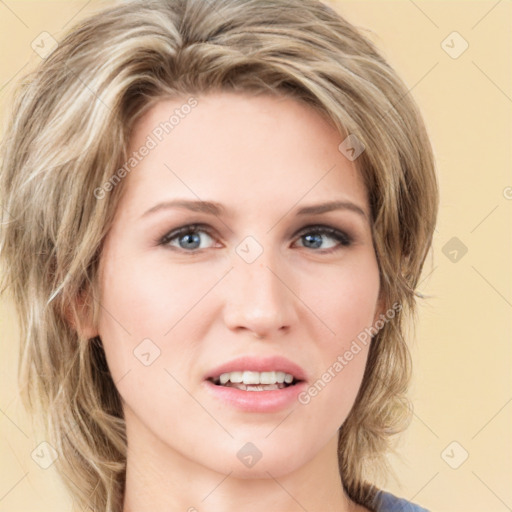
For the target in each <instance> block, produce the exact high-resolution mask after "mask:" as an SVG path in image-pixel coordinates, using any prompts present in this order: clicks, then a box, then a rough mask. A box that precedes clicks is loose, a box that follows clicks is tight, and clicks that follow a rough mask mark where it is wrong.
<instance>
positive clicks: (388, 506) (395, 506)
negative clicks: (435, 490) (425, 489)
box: [373, 490, 429, 512]
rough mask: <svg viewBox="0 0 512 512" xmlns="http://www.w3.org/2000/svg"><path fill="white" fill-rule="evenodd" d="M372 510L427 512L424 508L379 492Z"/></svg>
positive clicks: (379, 511)
mask: <svg viewBox="0 0 512 512" xmlns="http://www.w3.org/2000/svg"><path fill="white" fill-rule="evenodd" d="M373 510H374V511H375V512H429V511H428V510H427V509H426V508H422V507H420V506H419V505H416V504H415V503H412V502H410V501H407V500H406V499H404V498H398V497H397V496H395V495H393V494H391V493H390V492H386V491H381V490H379V491H377V493H376V495H375V499H374V500H373Z"/></svg>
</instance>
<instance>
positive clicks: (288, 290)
mask: <svg viewBox="0 0 512 512" xmlns="http://www.w3.org/2000/svg"><path fill="white" fill-rule="evenodd" d="M270 252H271V251H269V250H266V251H264V252H263V254H261V255H260V256H259V258H258V259H257V260H256V261H254V262H252V263H247V262H245V261H243V260H241V259H238V261H236V260H235V262H234V265H233V267H234V268H233V269H232V271H231V272H230V273H229V275H228V276H227V279H226V282H225V283H224V286H225V290H226V292H225V298H226V300H225V304H224V322H225V324H226V326H227V327H228V328H229V329H230V330H233V331H239V332H242V331H247V332H248V333H253V334H256V335H257V336H258V337H266V338H268V339H272V338H275V337H276V336H279V335H282V334H284V333H286V332H288V331H290V329H291V328H292V326H293V325H294V324H295V322H296V321H297V318H298V314H297V305H298V304H297V301H298V298H297V297H296V296H295V295H294V293H293V283H292V282H291V277H290V273H289V272H286V270H284V269H283V268H282V266H278V265H277V264H276V261H275V258H273V257H272V256H271V255H270ZM235 257H236V255H235Z"/></svg>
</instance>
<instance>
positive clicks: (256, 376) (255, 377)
mask: <svg viewBox="0 0 512 512" xmlns="http://www.w3.org/2000/svg"><path fill="white" fill-rule="evenodd" d="M232 382H233V381H232ZM243 383H244V384H245V385H247V384H259V383H260V373H259V372H250V371H245V372H244V375H243Z"/></svg>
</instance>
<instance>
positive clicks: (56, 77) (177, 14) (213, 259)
mask: <svg viewBox="0 0 512 512" xmlns="http://www.w3.org/2000/svg"><path fill="white" fill-rule="evenodd" d="M24 82H25V83H24V85H23V86H21V88H20V90H19V93H18V94H17V96H16V100H15V102H14V109H13V114H12V120H11V123H10V126H9V127H8V130H7V133H6V136H5V138H4V140H3V145H2V169H1V182H0V184H1V197H2V202H3V206H4V213H3V216H4V217H3V219H2V221H3V229H2V233H1V246H0V248H1V253H0V254H1V256H2V258H3V265H4V278H3V288H2V289H3V290H6V289H9V290H10V291H11V292H12V294H13V298H14V301H15V303H16V305H17V307H18V311H19V318H20V327H21V331H22V349H21V350H22V359H21V367H20V381H21V383H22V385H23V387H22V389H23V390H24V393H25V395H24V396H25V402H26V405H27V407H31V408H32V410H33V411H34V413H35V412H36V411H37V410H38V407H39V411H40V413H41V414H42V415H43V416H44V419H45V421H46V425H45V426H46V429H47V439H48V442H49V443H50V444H51V445H52V446H53V447H54V448H55V450H56V453H57V454H58V458H57V460H56V462H55V464H56V466H57V468H58V469H59V471H60V472H61V474H62V475H63V476H64V477H66V478H65V479H64V481H65V482H66V484H67V485H68V486H69V489H70V492H71V493H72V494H73V495H74V496H75V498H76V499H77V501H78V503H79V504H80V505H81V506H82V507H89V508H90V509H92V510H96V511H99V510H107V511H116V512H119V511H124V512H129V511H137V512H144V511H146V510H151V511H160V510H166V511H169V510H172V511H174V510H176V511H177V510H189V511H195V510H197V511H203V510H204V511H224V512H226V511H227V512H229V511H230V510H234V509H240V508H243V510H260V509H261V508H264V509H267V510H271V511H276V512H277V511H279V512H281V511H296V510H297V511H298V510H308V511H311V512H312V511H326V510H329V511H330V510H337V511H340V512H341V511H349V510H350V511H352V510H354V511H355V510H358V511H363V510H372V511H380V512H382V511H390V510H393V511H399V510H415V511H420V510H424V509H422V508H420V507H418V506H416V505H414V504H412V503H409V502H407V501H406V500H403V499H399V498H396V497H395V496H393V495H391V494H389V493H386V492H384V491H382V490H379V488H378V487H377V486H376V485H375V484H374V483H372V482H374V481H375V479H376V478H377V477H378V476H379V475H385V474H386V471H387V467H386V464H385V454H386V452H387V451H388V450H389V448H390V439H391V438H392V436H393V435H394V434H396V433H398V432H400V431H401V430H402V429H403V428H404V427H405V425H406V424H407V420H408V419H409V415H410V408H409V405H408V402H407V400H406V398H405V394H406V391H407V385H408V381H409V376H410V357H409V352H408V349H407V344H406V340H405V339H404V335H403V331H404V328H405V320H406V319H407V318H408V317H411V316H412V314H413V313H414V311H415V302H416V298H417V297H418V296H420V295H419V294H418V293H417V292H416V286H417V283H418V279H419V276H420V274H421V270H422V268H423V264H424V261H425V258H426V255H427V252H428V250H429V249H430V246H431V242H432V233H433V230H434V227H435V222H436V214H437V205H438V191H437V183H436V177H435V172H434V162H433V156H432V150H431V147H430V143H429V140H428V137H427V134H426V131H425V128H424V125H423V122H422V119H421V116H420V114H419V112H418V110H417V107H416V106H415V103H414V101H413V100H412V99H411V96H410V95H409V94H408V91H407V89H406V87H405V85H404V84H403V83H402V82H401V80H400V79H399V78H398V77H397V75H396V74H395V72H394V71H393V70H392V69H391V68H390V67H389V65H388V64H387V63H386V62H385V61H384V59H383V58H382V57H381V56H380V55H379V53H378V52H377V50H376V49H375V48H374V47H373V45H372V44H371V43H370V42H369V41H368V40H367V39H366V38H365V37H364V36H362V35H361V34H360V33H359V32H358V31H357V30H356V29H355V28H354V27H353V26H351V25H350V24H349V23H348V22H347V21H345V20H344V19H342V18H341V17H340V16H339V15H338V14H337V13H335V12H334V11H333V10H331V9H330V8H328V7H327V6H325V5H323V4H322V3H319V2H317V1H315V0H303V1H301V2H300V4H298V3H297V2H296V1H291V0H272V1H270V0H269V1H265V2H262V1H261V0H244V1H241V0H216V1H212V2H205V1H204V0H174V1H170V0H169V1H163V0H149V1H142V0H135V1H129V2H120V3H119V4H116V5H115V6H113V7H110V8H105V9H104V10H102V11H101V12H99V13H98V14H96V15H94V16H91V17H90V18H88V19H86V20H84V21H82V22H80V23H79V24H78V25H77V26H75V27H74V28H73V29H72V30H71V31H70V33H69V35H68V36H67V37H66V38H64V39H63V41H62V42H61V43H60V44H59V46H58V48H56V49H55V50H54V51H53V53H51V55H49V56H48V57H47V58H46V60H45V61H44V62H43V63H42V65H41V66H40V67H39V68H38V69H37V70H36V71H35V72H34V73H33V75H32V76H31V77H29V78H28V79H26V80H25V81H24Z"/></svg>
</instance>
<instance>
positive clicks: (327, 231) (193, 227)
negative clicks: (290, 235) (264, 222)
mask: <svg viewBox="0 0 512 512" xmlns="http://www.w3.org/2000/svg"><path fill="white" fill-rule="evenodd" d="M202 232H204V233H206V234H207V235H208V236H210V237H211V238H215V236H214V233H213V230H212V229H211V228H210V227H209V226H206V225H204V224H188V225H186V226H183V227H180V228H178V229H175V230H173V231H170V232H169V233H167V234H165V235H164V236H163V237H161V238H159V239H157V240H156V244H157V245H161V246H164V247H165V246H166V247H169V248H171V249H172V250H177V251H180V252H183V253H189V254H196V253H199V252H201V251H203V250H206V249H192V250H186V249H182V248H180V247H174V246H170V245H169V242H172V241H173V240H175V239H176V238H179V237H181V236H183V235H189V234H196V233H202ZM309 234H315V235H327V236H329V237H330V238H333V239H334V240H336V241H338V242H339V245H337V246H336V247H331V248H330V249H323V250H322V249H311V248H309V247H304V248H305V249H311V250H313V252H319V253H321V254H330V253H332V252H335V251H338V250H339V249H341V248H343V247H349V246H350V245H352V242H353V240H352V237H351V236H349V235H348V234H347V233H344V232H343V231H340V230H338V229H335V228H332V227H330V226H324V225H321V224H317V225H312V226H307V227H305V228H303V229H301V230H300V231H299V232H298V233H297V234H296V237H297V238H302V237H303V236H305V235H309Z"/></svg>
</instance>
